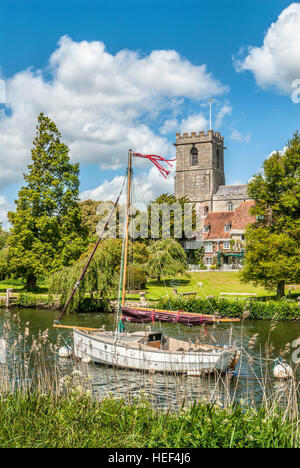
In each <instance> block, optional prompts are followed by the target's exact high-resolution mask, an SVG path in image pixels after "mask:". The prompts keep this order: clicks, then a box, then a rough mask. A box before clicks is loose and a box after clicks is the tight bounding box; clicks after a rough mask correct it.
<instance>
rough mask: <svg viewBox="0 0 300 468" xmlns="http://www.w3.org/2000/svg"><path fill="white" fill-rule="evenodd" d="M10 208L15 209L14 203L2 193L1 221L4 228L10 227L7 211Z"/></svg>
mask: <svg viewBox="0 0 300 468" xmlns="http://www.w3.org/2000/svg"><path fill="white" fill-rule="evenodd" d="M10 210H13V205H12V204H11V203H9V202H8V201H7V200H6V198H5V197H4V196H3V195H0V223H2V226H3V227H4V228H7V227H8V221H7V212H8V211H10Z"/></svg>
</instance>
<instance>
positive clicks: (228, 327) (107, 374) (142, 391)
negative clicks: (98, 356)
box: [0, 309, 300, 408]
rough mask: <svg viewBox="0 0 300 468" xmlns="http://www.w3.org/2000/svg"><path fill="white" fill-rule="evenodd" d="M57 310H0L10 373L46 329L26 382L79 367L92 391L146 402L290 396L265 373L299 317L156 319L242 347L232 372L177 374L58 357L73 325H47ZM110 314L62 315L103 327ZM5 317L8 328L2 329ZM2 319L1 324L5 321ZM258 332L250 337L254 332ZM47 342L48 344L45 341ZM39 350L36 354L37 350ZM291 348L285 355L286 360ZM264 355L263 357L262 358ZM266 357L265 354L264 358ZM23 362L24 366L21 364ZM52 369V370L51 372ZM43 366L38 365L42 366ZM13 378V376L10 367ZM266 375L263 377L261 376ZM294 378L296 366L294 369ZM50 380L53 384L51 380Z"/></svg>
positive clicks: (1, 341)
mask: <svg viewBox="0 0 300 468" xmlns="http://www.w3.org/2000/svg"><path fill="white" fill-rule="evenodd" d="M56 315H57V312H55V311H47V310H28V309H27V310H25V309H23V310H18V311H17V310H14V311H13V312H7V311H4V310H2V311H0V364H1V365H2V367H3V368H4V367H5V368H6V369H8V368H9V369H10V375H11V376H13V375H14V372H15V370H14V369H15V367H14V366H15V364H16V361H18V360H22V359H23V360H24V356H27V354H26V353H29V352H30V350H31V349H32V348H33V346H34V340H36V339H40V340H41V341H43V335H42V334H43V332H44V331H45V330H46V329H48V332H47V333H46V334H45V336H48V340H49V341H47V343H48V344H47V345H46V344H45V345H42V346H44V348H43V354H42V355H43V362H40V361H41V359H40V358H39V357H37V356H39V353H38V352H37V353H36V354H34V352H32V354H31V355H30V356H31V357H30V359H27V358H26V359H27V360H28V362H27V361H26V359H25V360H24V361H25V364H24V366H25V367H24V369H25V370H24V371H25V372H26V379H27V382H31V383H32V382H33V381H34V382H41V378H40V377H39V376H38V375H37V374H39V373H41V372H45V375H46V374H47V375H53V380H54V379H55V385H58V386H59V385H60V382H61V380H62V379H63V378H64V377H66V376H70V375H72V374H73V373H74V369H76V370H79V371H80V373H81V375H82V376H83V377H84V378H85V379H86V380H85V382H87V383H88V384H87V385H88V386H90V388H91V390H92V392H93V394H94V395H95V396H97V397H98V398H103V397H106V396H108V395H113V396H115V397H117V398H125V399H126V400H132V399H134V398H136V397H137V396H139V397H141V396H142V397H143V396H145V397H147V399H148V400H150V402H151V404H152V405H154V406H157V407H164V408H167V407H168V408H174V407H178V406H186V405H188V404H190V403H191V402H193V401H195V400H202V401H203V400H205V401H213V402H215V403H217V404H227V403H230V402H231V401H233V400H236V399H238V400H239V401H241V402H242V403H244V404H249V403H253V402H256V403H258V404H259V403H260V402H261V401H262V398H263V395H264V392H267V393H268V395H272V394H273V393H274V392H275V393H276V394H278V395H279V396H280V398H281V401H282V402H283V404H284V402H285V401H286V399H287V398H289V396H288V395H289V392H291V388H290V386H289V384H287V383H282V382H276V381H274V380H273V379H271V378H269V377H271V376H272V367H273V360H274V359H275V358H276V357H277V356H278V355H279V353H280V352H281V350H283V349H284V348H285V347H286V345H287V343H291V342H292V341H293V340H295V339H296V338H298V337H299V336H300V324H299V323H287V322H279V323H277V324H276V326H274V325H272V326H271V328H270V322H263V321H251V322H250V321H249V322H244V323H234V324H219V325H214V326H212V327H208V329H207V330H206V329H205V328H199V327H196V328H188V327H184V326H183V325H172V324H162V325H159V324H158V325H156V326H155V327H154V329H155V330H160V331H163V332H166V333H168V334H169V335H171V336H173V337H175V338H184V339H188V338H190V339H191V340H195V339H196V338H198V339H199V341H201V342H203V341H204V342H206V343H216V344H221V345H222V344H228V342H229V341H230V340H231V342H232V343H233V344H236V345H237V346H239V347H243V348H244V353H243V355H242V357H241V360H240V363H239V365H238V368H237V376H236V377H231V378H230V377H229V376H209V377H206V378H201V377H182V376H176V375H175V376H174V375H173V376H172V375H163V374H154V375H151V374H148V373H143V372H135V371H128V370H120V369H118V370H116V369H113V368H109V367H107V366H100V365H93V364H91V365H84V364H81V363H79V362H76V361H73V360H72V359H61V358H58V355H57V348H55V345H56V344H57V346H61V345H62V344H64V342H66V341H67V340H69V339H71V337H72V331H71V330H64V329H55V328H53V327H52V324H53V320H54V318H55V317H56ZM13 316H15V318H14V319H13V318H12V317H13ZM114 322H115V317H114V316H113V315H112V314H81V315H80V314H78V315H76V316H67V317H66V318H64V321H63V323H64V324H65V325H68V324H70V325H74V324H76V325H81V326H90V327H100V326H102V325H105V326H106V328H107V329H108V330H112V329H114ZM7 323H9V329H7ZM5 324H6V325H5ZM127 329H128V331H133V330H134V331H137V330H140V329H144V326H143V325H132V324H129V325H127ZM26 333H29V336H28V340H27V342H26V344H25V343H23V342H22V343H23V344H22V345H21V346H18V347H15V349H17V354H16V352H14V353H12V352H11V350H12V348H13V347H14V346H15V343H16V342H17V341H18V340H21V341H22V337H24V335H26ZM254 335H257V336H256V337H255V339H253V336H254ZM47 346H48V347H47ZM40 355H41V354H40ZM290 356H291V353H289V354H287V355H286V358H287V360H288V359H289V357H290ZM262 358H263V359H262ZM265 358H267V359H265ZM26 366H27V367H26ZM54 368H55V369H56V372H57V375H56V374H55V377H54V373H53V369H54ZM41 369H42V371H41ZM15 376H16V379H17V378H18V376H17V373H16V372H15ZM266 376H267V378H265V377H266ZM296 376H297V381H298V379H299V371H298V370H297V369H296ZM55 385H54V384H53V387H54V386H55Z"/></svg>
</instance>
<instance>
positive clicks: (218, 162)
mask: <svg viewBox="0 0 300 468" xmlns="http://www.w3.org/2000/svg"><path fill="white" fill-rule="evenodd" d="M217 168H218V169H219V168H220V150H219V148H218V149H217Z"/></svg>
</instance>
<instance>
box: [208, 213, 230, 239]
mask: <svg viewBox="0 0 300 468" xmlns="http://www.w3.org/2000/svg"><path fill="white" fill-rule="evenodd" d="M233 217H234V211H215V212H213V213H208V214H207V216H206V218H205V220H204V225H205V226H210V230H209V232H205V233H204V240H212V239H230V231H229V232H226V231H225V229H224V226H225V224H232V222H233Z"/></svg>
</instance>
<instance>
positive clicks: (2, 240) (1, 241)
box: [0, 223, 8, 250]
mask: <svg viewBox="0 0 300 468" xmlns="http://www.w3.org/2000/svg"><path fill="white" fill-rule="evenodd" d="M7 237H8V232H7V231H4V230H3V228H2V223H0V250H2V249H3V248H4V247H5V245H6V242H7Z"/></svg>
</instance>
